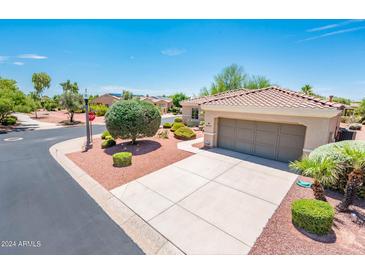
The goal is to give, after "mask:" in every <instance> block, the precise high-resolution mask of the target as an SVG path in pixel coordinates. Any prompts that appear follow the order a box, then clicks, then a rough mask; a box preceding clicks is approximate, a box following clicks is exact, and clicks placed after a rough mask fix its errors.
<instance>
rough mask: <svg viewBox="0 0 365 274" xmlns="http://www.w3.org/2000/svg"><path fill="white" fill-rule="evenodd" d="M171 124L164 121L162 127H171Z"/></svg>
mask: <svg viewBox="0 0 365 274" xmlns="http://www.w3.org/2000/svg"><path fill="white" fill-rule="evenodd" d="M171 127H172V124H171V123H164V124H163V128H171Z"/></svg>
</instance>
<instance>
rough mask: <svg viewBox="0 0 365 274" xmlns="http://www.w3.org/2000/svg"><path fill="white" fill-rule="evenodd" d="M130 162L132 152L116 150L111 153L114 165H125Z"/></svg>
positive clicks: (128, 164)
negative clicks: (116, 151)
mask: <svg viewBox="0 0 365 274" xmlns="http://www.w3.org/2000/svg"><path fill="white" fill-rule="evenodd" d="M131 164H132V153H130V152H118V153H115V154H113V165H114V166H115V167H125V166H130V165H131Z"/></svg>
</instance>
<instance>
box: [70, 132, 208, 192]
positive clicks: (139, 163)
mask: <svg viewBox="0 0 365 274" xmlns="http://www.w3.org/2000/svg"><path fill="white" fill-rule="evenodd" d="M197 135H198V136H200V135H201V133H197ZM137 141H138V143H137V144H136V145H131V144H130V141H129V140H128V141H126V140H119V141H117V145H116V146H114V147H111V148H107V149H101V148H100V145H101V139H100V138H97V139H94V141H93V142H94V143H93V148H92V149H91V150H89V151H88V152H75V153H71V154H68V155H67V156H68V157H69V158H70V159H71V160H72V161H73V162H75V163H76V164H77V165H78V166H79V167H80V168H82V169H83V170H84V171H86V172H87V173H88V174H89V175H90V176H91V177H93V178H94V179H95V180H97V181H98V182H99V183H100V184H102V185H103V186H104V187H105V188H106V189H108V190H110V189H113V188H115V187H118V186H120V185H123V184H125V183H127V182H130V181H133V180H135V179H137V178H139V177H142V176H144V175H146V174H149V173H151V172H153V171H156V170H158V169H161V168H163V167H165V166H168V165H170V164H172V163H175V162H177V161H180V160H182V159H185V158H187V157H189V156H191V155H193V153H190V152H187V151H183V150H180V149H178V148H177V143H178V142H181V141H180V140H177V139H175V138H174V136H173V133H171V132H169V139H160V138H158V137H156V136H155V137H152V138H144V139H139V140H137ZM121 151H129V152H132V154H133V157H132V165H131V166H128V167H122V168H118V167H113V159H112V155H113V154H114V153H117V152H121Z"/></svg>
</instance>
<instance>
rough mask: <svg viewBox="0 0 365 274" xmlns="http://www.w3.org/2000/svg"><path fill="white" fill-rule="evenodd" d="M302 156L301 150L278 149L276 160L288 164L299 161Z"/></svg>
mask: <svg viewBox="0 0 365 274" xmlns="http://www.w3.org/2000/svg"><path fill="white" fill-rule="evenodd" d="M301 156H302V150H299V149H296V148H293V147H280V149H279V154H278V160H279V161H282V162H290V161H294V160H296V159H299V158H300V157H301Z"/></svg>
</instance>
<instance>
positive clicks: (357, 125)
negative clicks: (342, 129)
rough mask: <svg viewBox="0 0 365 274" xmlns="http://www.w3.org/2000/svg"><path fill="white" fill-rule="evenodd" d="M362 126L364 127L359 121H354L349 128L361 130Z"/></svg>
mask: <svg viewBox="0 0 365 274" xmlns="http://www.w3.org/2000/svg"><path fill="white" fill-rule="evenodd" d="M361 128H362V125H361V124H359V123H354V124H351V125H349V129H351V130H361Z"/></svg>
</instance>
